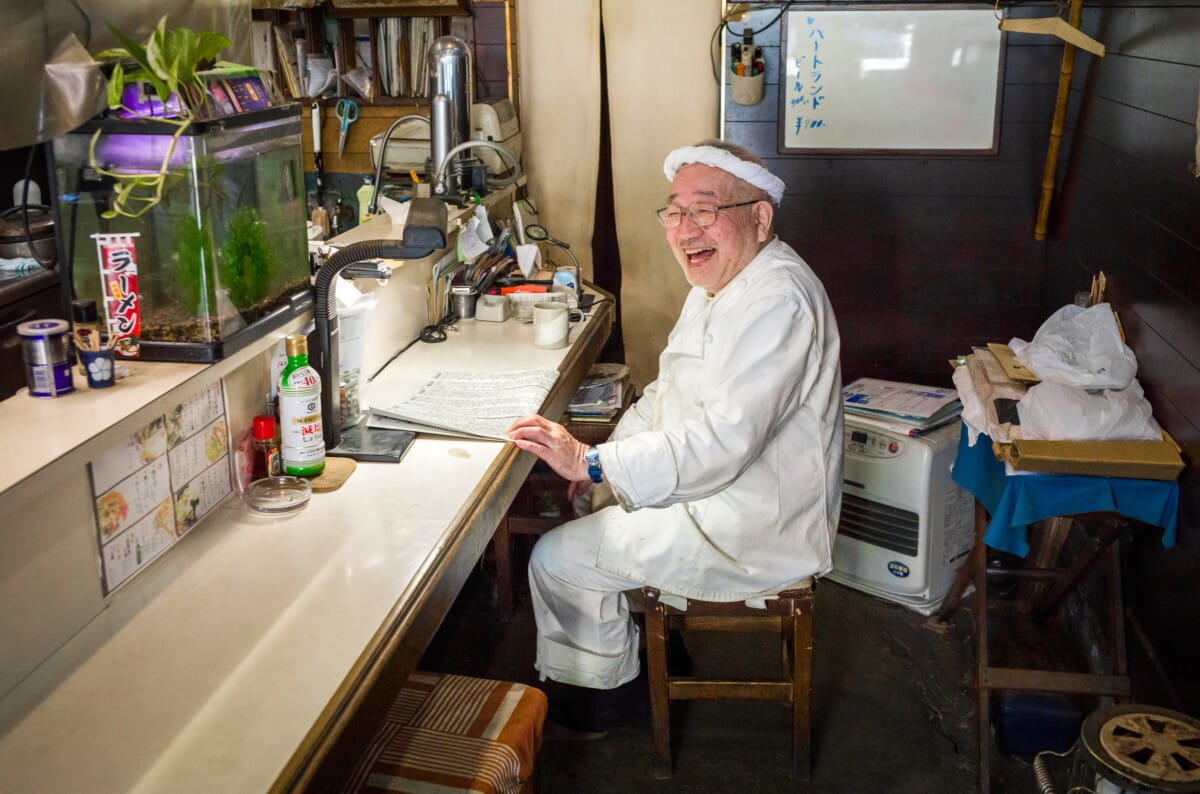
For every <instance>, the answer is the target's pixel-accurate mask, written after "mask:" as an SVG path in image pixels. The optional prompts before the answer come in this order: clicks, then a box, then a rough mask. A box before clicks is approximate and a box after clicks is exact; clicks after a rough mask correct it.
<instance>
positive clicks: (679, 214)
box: [655, 199, 762, 229]
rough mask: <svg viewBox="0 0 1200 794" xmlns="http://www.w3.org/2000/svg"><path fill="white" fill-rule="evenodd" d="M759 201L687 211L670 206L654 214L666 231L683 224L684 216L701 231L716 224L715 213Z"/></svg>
mask: <svg viewBox="0 0 1200 794" xmlns="http://www.w3.org/2000/svg"><path fill="white" fill-rule="evenodd" d="M759 201H762V199H752V200H750V201H742V202H739V203H737V204H722V205H721V206H719V207H714V206H713V205H711V204H693V205H692V206H690V207H688V208H687V209H682V208H680V207H676V206H674V205H672V206H667V207H663V208H662V209H660V210H656V211H655V214H656V215H658V222H659V223H661V224H662V225H663V226H666V227H667V228H668V229H674V228H675V227H677V226H678V225H679V224H681V223H683V216H684V215H687V216H688V217H689V218H691V219H692V223H694V224H696V225H697V226H699V227H700V228H702V229H703V228H704V227H706V226H712V225H713V224H714V223H716V222H717V213H718V212H720V211H721V210H731V209H734V208H735V207H749V206H750V205H751V204H757V203H758V202H759Z"/></svg>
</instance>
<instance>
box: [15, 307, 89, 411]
mask: <svg viewBox="0 0 1200 794" xmlns="http://www.w3.org/2000/svg"><path fill="white" fill-rule="evenodd" d="M70 331H71V326H70V325H69V324H68V323H67V321H66V320H30V321H28V322H24V323H21V324H20V325H18V326H17V334H18V335H19V336H20V337H21V352H22V353H23V354H24V356H25V383H26V384H27V385H28V386H29V393H30V394H31V395H33V396H34V397H57V396H59V395H60V394H67V393H69V392H73V391H75V383H74V382H73V381H72V380H71V345H70V338H71V337H70Z"/></svg>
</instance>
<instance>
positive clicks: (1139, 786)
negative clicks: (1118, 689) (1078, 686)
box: [1079, 704, 1200, 793]
mask: <svg viewBox="0 0 1200 794" xmlns="http://www.w3.org/2000/svg"><path fill="white" fill-rule="evenodd" d="M1079 740H1080V743H1081V745H1082V748H1083V750H1084V751H1085V752H1086V753H1087V754H1088V755H1089V756H1090V759H1089V760H1090V763H1091V764H1092V765H1093V766H1094V767H1095V771H1096V772H1097V773H1098V774H1099V775H1100V776H1101V777H1102V778H1104V779H1105V780H1107V781H1108V782H1110V783H1113V784H1115V785H1117V786H1120V787H1121V790H1123V791H1130V790H1132V791H1136V792H1159V791H1161V792H1173V793H1181V792H1200V721H1197V720H1195V719H1193V718H1191V717H1189V716H1187V715H1186V714H1180V713H1179V712H1176V711H1170V710H1169V709H1163V708H1158V707H1156V706H1144V705H1138V704H1123V705H1118V706H1109V707H1107V708H1102V709H1097V710H1096V711H1093V712H1092V713H1091V714H1090V715H1088V717H1087V719H1085V720H1084V722H1083V729H1082V730H1081V731H1080V735H1079Z"/></svg>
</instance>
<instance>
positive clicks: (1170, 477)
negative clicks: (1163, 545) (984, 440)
mask: <svg viewBox="0 0 1200 794" xmlns="http://www.w3.org/2000/svg"><path fill="white" fill-rule="evenodd" d="M992 448H993V451H994V452H995V453H996V457H997V458H999V459H1000V460H1003V461H1006V462H1008V463H1009V464H1010V465H1011V466H1012V467H1013V468H1014V469H1016V470H1017V471H1040V472H1047V473H1052V474H1086V475H1091V476H1095V477H1136V478H1140V479H1146V480H1166V481H1168V482H1171V481H1174V480H1175V479H1177V478H1178V477H1179V473H1180V472H1181V471H1183V459H1182V458H1181V457H1180V456H1179V445H1178V444H1176V443H1175V439H1173V438H1171V437H1170V435H1168V434H1167V433H1166V432H1165V431H1164V432H1163V440H1162V441H1033V440H1030V439H1016V440H1014V441H1013V442H1012V443H1009V444H993V445H992Z"/></svg>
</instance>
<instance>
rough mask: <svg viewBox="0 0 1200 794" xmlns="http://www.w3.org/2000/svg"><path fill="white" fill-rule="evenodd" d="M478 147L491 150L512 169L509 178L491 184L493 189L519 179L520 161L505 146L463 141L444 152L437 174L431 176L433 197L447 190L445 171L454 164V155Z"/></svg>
mask: <svg viewBox="0 0 1200 794" xmlns="http://www.w3.org/2000/svg"><path fill="white" fill-rule="evenodd" d="M479 147H482V148H484V149H491V150H492V151H494V152H496V153H497V154H499V155H500V156H501V157H503V158H504V159H505V160H508V162H509V163H510V164H511V165H512V167H513V172H512V176H509V177H507V178H506V179H500V180H496V181H495V182H494V183H493V186H494V187H507V186H508V185H511V184H513V183H515V182H516V181H517V180H518V179H520V177H521V161H520V160H519V159H518V158H517V156H516V155H515V154H513V153H512V151H510V150H509V149H508V147H507V146H502V145H500V144H498V143H496V142H495V141H463V142H462V143H460V144H458V145H457V146H455V147H454V148H452V149H451V150H450V151H448V152H446V156H445V157H443V158H442V162H441V164H440V165H439V166H438V167H437V172H436V173H435V174H434V176H433V192H434V195H437V196H440V195H442V194H444V193H445V192H446V190H447V189H448V188H447V185H446V170H447V169H448V168H449V167H450V163H452V162H454V157H455V155H457V154H459V153H461V152H465V151H468V150H470V149H475V148H479Z"/></svg>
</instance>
